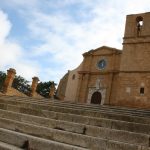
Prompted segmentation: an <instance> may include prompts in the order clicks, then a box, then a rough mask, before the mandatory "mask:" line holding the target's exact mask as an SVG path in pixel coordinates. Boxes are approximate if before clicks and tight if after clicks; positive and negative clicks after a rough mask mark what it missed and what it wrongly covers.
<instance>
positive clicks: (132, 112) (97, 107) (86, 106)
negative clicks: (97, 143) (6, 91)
mask: <svg viewBox="0 0 150 150" xmlns="http://www.w3.org/2000/svg"><path fill="white" fill-rule="evenodd" d="M1 98H6V99H12V98H13V99H15V100H17V101H20V100H21V101H26V102H30V103H31V102H32V103H33V102H34V103H37V104H47V105H55V106H65V107H69V108H78V109H81V108H82V109H85V110H86V109H87V110H88V109H91V110H99V111H102V110H103V111H109V112H114V111H115V112H118V113H126V114H130V115H139V116H143V115H147V116H150V111H149V110H144V109H141V110H139V109H129V108H121V107H114V106H113V107H112V106H111V107H110V106H101V105H89V104H78V103H76V104H75V103H70V102H60V101H56V100H55V101H54V100H53V101H52V100H47V99H38V100H37V99H33V98H32V99H29V98H22V97H12V96H11V97H5V96H3V97H1Z"/></svg>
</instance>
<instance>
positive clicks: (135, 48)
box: [57, 12, 150, 108]
mask: <svg viewBox="0 0 150 150" xmlns="http://www.w3.org/2000/svg"><path fill="white" fill-rule="evenodd" d="M57 97H58V98H59V99H60V100H67V101H72V102H79V103H88V104H90V103H92V104H99V105H113V106H123V107H137V108H150V12H147V13H141V14H131V15H127V17H126V25H125V32H124V37H123V48H122V50H120V49H116V48H111V47H107V46H102V47H99V48H97V49H94V50H90V51H88V52H85V53H84V54H83V62H82V63H81V64H80V65H79V66H78V67H77V68H76V69H75V70H72V71H68V72H67V73H66V74H65V75H64V77H63V78H62V79H61V80H60V83H59V86H58V89H57Z"/></svg>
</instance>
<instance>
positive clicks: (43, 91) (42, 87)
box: [37, 81, 56, 98]
mask: <svg viewBox="0 0 150 150" xmlns="http://www.w3.org/2000/svg"><path fill="white" fill-rule="evenodd" d="M52 85H56V84H55V83H54V81H48V82H40V83H39V84H38V86H37V93H39V94H40V95H42V96H43V97H46V98H49V92H50V89H51V86H52Z"/></svg>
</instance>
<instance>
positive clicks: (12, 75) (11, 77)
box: [3, 68, 16, 93]
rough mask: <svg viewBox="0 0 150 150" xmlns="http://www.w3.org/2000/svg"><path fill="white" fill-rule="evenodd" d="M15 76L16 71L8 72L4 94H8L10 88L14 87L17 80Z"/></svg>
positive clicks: (10, 70)
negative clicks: (14, 81) (13, 84)
mask: <svg viewBox="0 0 150 150" xmlns="http://www.w3.org/2000/svg"><path fill="white" fill-rule="evenodd" d="M15 75H16V70H15V69H13V68H10V69H9V70H7V76H6V79H5V82H4V90H3V92H4V93H7V92H8V90H9V88H11V87H12V83H13V80H14V78H15Z"/></svg>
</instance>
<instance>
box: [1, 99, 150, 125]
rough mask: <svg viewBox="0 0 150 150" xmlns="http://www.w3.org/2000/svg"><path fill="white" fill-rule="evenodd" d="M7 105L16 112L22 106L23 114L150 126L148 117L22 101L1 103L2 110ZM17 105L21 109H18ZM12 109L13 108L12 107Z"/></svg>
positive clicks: (4, 101)
mask: <svg viewBox="0 0 150 150" xmlns="http://www.w3.org/2000/svg"><path fill="white" fill-rule="evenodd" d="M5 104H11V105H14V109H16V111H17V109H20V106H21V107H22V108H21V111H23V112H25V111H26V109H28V108H30V109H31V112H33V113H34V112H35V115H36V113H40V111H43V110H49V111H55V112H62V113H71V114H77V115H83V116H90V117H99V118H109V119H115V120H122V121H127V122H136V123H142V124H150V118H148V117H137V116H130V115H123V114H116V113H109V112H100V111H90V110H88V111H87V110H86V111H85V110H79V109H71V108H64V107H58V106H47V105H41V104H35V103H27V102H21V101H13V100H2V101H1V103H0V105H1V106H0V107H2V108H4V107H6V105H5ZM16 105H17V106H19V107H16ZM11 108H13V106H11ZM7 109H8V108H7ZM18 111H19V110H18Z"/></svg>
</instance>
